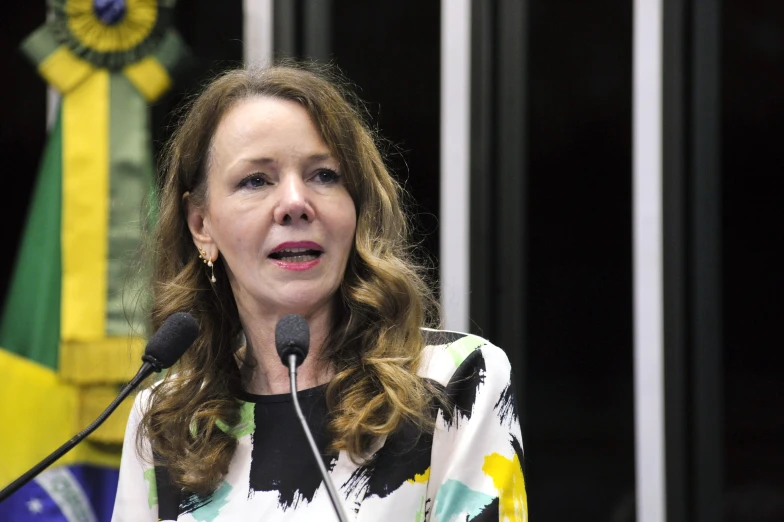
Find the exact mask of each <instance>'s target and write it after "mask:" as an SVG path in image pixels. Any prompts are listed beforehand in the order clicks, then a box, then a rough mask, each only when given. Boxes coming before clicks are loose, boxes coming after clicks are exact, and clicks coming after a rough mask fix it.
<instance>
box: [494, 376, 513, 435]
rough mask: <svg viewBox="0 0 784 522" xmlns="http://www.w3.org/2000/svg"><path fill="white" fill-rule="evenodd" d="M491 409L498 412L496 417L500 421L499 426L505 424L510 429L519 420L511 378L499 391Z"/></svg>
mask: <svg viewBox="0 0 784 522" xmlns="http://www.w3.org/2000/svg"><path fill="white" fill-rule="evenodd" d="M493 409H494V410H495V411H496V412H497V413H498V419H499V420H500V421H501V426H504V425H506V426H507V427H508V428H509V429H511V428H512V426H513V425H514V424H516V423H518V422H519V417H518V415H517V401H516V400H515V392H514V384H513V383H512V381H511V380H510V381H509V383H508V384H507V385H506V387H505V388H504V389H503V391H502V392H501V395H500V396H499V397H498V401H497V402H496V403H495V406H494V407H493Z"/></svg>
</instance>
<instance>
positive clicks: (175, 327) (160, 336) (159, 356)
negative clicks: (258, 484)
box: [0, 312, 199, 502]
mask: <svg viewBox="0 0 784 522" xmlns="http://www.w3.org/2000/svg"><path fill="white" fill-rule="evenodd" d="M198 336H199V323H197V322H196V319H194V318H193V317H192V316H191V315H190V314H187V313H185V312H176V313H174V314H172V315H170V316H169V317H168V318H167V319H166V321H165V322H164V323H163V325H161V327H160V328H159V329H158V331H157V332H155V334H154V335H153V336H152V337H151V338H150V341H149V342H148V343H147V347H146V348H145V349H144V355H143V356H142V361H144V364H142V367H141V368H140V369H139V371H138V372H137V373H136V376H135V377H134V378H133V379H131V381H130V382H129V383H128V384H126V385H125V387H124V388H123V389H122V391H120V394H119V395H118V396H117V398H116V399H114V401H112V403H111V404H109V407H107V408H106V409H105V410H104V412H103V413H101V415H100V416H99V417H98V418H97V419H95V421H93V423H92V424H90V425H89V426H87V427H86V428H85V429H84V430H82V431H81V432H80V433H79V434H78V435H76V436H75V437H74V438H72V439H71V440H69V441H68V442H66V443H65V444H63V445H62V446H60V447H59V448H57V449H56V450H55V451H54V452H52V453H51V454H50V455H49V456H48V457H46V458H45V459H44V460H42V461H41V462H39V463H38V464H36V465H35V466H34V467H33V468H32V469H30V470H29V471H28V472H27V473H25V474H24V475H22V476H21V477H19V478H18V479H16V480H15V481H13V482H12V483H11V484H9V485H8V486H6V487H5V488H4V489H3V490H2V491H0V502H2V501H3V500H5V499H6V498H8V497H9V496H11V495H12V494H13V493H14V492H15V491H16V490H18V489H19V488H21V487H22V486H24V485H25V484H27V483H28V482H30V481H31V480H32V479H33V478H34V477H35V476H36V475H38V474H39V473H41V472H42V471H43V470H45V469H46V468H48V467H49V466H51V465H52V463H54V462H55V461H56V460H57V459H59V458H60V457H62V456H63V455H65V454H66V453H68V452H69V451H71V450H72V449H73V447H74V446H76V445H77V444H79V443H80V442H81V441H82V440H84V438H85V437H87V436H88V435H89V434H90V433H92V432H93V431H95V430H96V429H97V428H98V426H100V425H101V424H103V422H104V421H105V420H106V419H107V418H108V417H109V415H111V414H112V412H114V410H116V409H117V406H119V405H120V403H121V402H122V401H123V399H125V398H126V397H127V396H128V394H130V393H131V391H133V390H134V389H135V388H136V387H137V386H139V384H141V382H142V381H143V380H144V379H146V378H147V377H149V375H150V374H151V373H152V372H153V371H155V372H159V371H161V370H163V369H166V368H169V367H170V366H171V365H173V364H174V363H175V362H177V360H178V359H179V358H180V357H182V354H184V353H185V350H187V349H188V348H189V347H190V346H191V345H192V344H193V341H195V340H196V337H198Z"/></svg>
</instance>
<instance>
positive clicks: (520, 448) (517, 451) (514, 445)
mask: <svg viewBox="0 0 784 522" xmlns="http://www.w3.org/2000/svg"><path fill="white" fill-rule="evenodd" d="M511 443H512V448H514V451H515V455H517V460H518V461H520V467H521V468H524V466H523V462H525V461H524V460H523V445H522V443H520V441H519V440H517V437H515V436H514V435H511ZM523 475H525V470H523Z"/></svg>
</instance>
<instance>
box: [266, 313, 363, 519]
mask: <svg viewBox="0 0 784 522" xmlns="http://www.w3.org/2000/svg"><path fill="white" fill-rule="evenodd" d="M275 347H276V348H277V349H278V355H279V356H280V360H281V362H282V363H283V366H286V367H287V368H288V369H289V386H290V390H291V398H292V400H293V401H294V410H295V411H296V412H297V418H299V422H300V424H301V425H302V431H304V432H305V437H306V438H307V439H308V444H310V451H311V453H313V457H314V458H315V459H316V464H318V468H319V471H320V472H321V478H322V479H323V480H324V485H325V486H327V492H328V493H329V498H330V500H331V501H332V507H333V508H334V509H335V514H336V515H337V516H338V520H340V522H348V517H347V516H346V512H345V511H344V510H343V504H342V502H341V501H340V497H339V496H338V492H337V490H336V489H335V485H334V484H333V483H332V480H331V479H330V478H329V473H327V468H326V467H325V466H324V461H323V460H321V452H319V449H318V446H316V441H315V440H313V434H312V433H311V432H310V428H308V423H307V422H306V421H305V416H304V415H302V409H301V408H300V407H299V400H298V399H297V367H298V366H299V365H300V364H302V362H303V361H304V360H305V357H307V356H308V350H309V349H310V327H309V326H308V322H307V321H306V320H305V319H304V318H303V317H302V316H301V315H296V314H289V315H286V316H284V317H283V318H282V319H281V320H280V321H278V324H277V326H275Z"/></svg>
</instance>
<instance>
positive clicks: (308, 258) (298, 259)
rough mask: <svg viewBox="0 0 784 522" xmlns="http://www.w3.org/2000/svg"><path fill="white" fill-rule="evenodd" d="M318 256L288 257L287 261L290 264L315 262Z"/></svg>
mask: <svg viewBox="0 0 784 522" xmlns="http://www.w3.org/2000/svg"><path fill="white" fill-rule="evenodd" d="M316 257H317V256H314V255H309V256H286V261H288V262H289V263H305V262H307V261H313V260H314V259H316Z"/></svg>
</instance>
